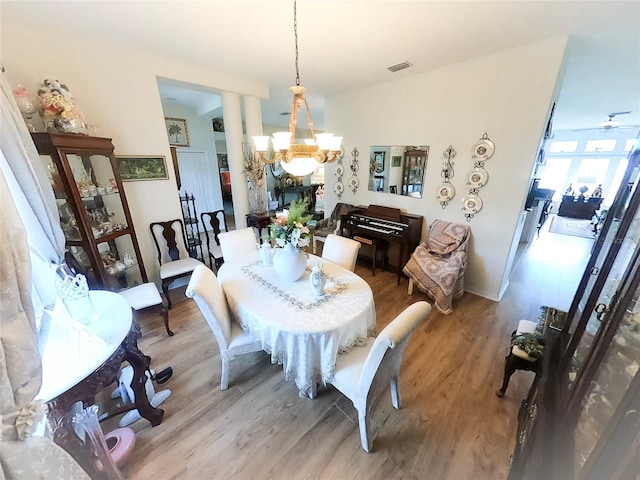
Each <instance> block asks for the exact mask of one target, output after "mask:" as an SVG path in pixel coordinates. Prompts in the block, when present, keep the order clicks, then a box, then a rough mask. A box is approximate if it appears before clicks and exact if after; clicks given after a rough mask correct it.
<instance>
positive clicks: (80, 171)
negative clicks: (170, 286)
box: [32, 133, 147, 291]
mask: <svg viewBox="0 0 640 480" xmlns="http://www.w3.org/2000/svg"><path fill="white" fill-rule="evenodd" d="M32 137H33V140H34V142H35V145H36V148H37V149H38V153H39V154H40V158H41V159H42V161H43V163H44V165H45V167H46V169H47V173H48V176H49V180H50V182H51V185H52V187H53V190H54V193H55V197H56V203H57V204H58V212H59V214H60V224H61V226H62V230H63V232H64V235H65V239H66V260H67V263H68V264H69V265H70V266H71V267H72V268H74V269H75V270H76V271H78V273H82V274H84V275H85V276H86V277H87V281H88V282H89V286H90V287H91V288H94V289H106V290H113V291H119V290H122V289H124V288H129V287H132V286H135V285H139V284H141V283H146V282H147V275H146V272H145V269H144V265H143V264H142V256H141V255H140V250H139V247H138V241H137V239H136V234H135V231H134V229H133V223H132V221H131V215H130V213H129V206H128V204H127V199H126V197H125V194H124V190H123V188H122V181H121V179H120V174H119V172H118V169H117V165H116V161H115V157H114V154H113V151H114V147H113V144H112V143H111V139H109V138H98V137H89V136H85V135H75V134H56V133H32Z"/></svg>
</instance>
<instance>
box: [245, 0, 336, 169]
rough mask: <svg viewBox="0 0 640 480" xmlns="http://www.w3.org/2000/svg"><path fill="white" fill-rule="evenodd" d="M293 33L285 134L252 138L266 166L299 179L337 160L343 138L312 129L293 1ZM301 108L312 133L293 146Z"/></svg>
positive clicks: (276, 133)
mask: <svg viewBox="0 0 640 480" xmlns="http://www.w3.org/2000/svg"><path fill="white" fill-rule="evenodd" d="M293 31H294V36H295V46H296V84H295V85H293V86H292V87H289V90H291V92H292V93H293V101H292V103H291V117H290V120H289V131H288V132H275V133H274V134H273V135H272V136H271V137H269V136H255V137H253V142H254V145H255V147H256V152H257V153H258V155H259V156H260V160H261V161H262V162H264V163H266V164H273V163H275V162H276V161H279V162H280V165H281V166H282V168H283V169H284V170H285V171H286V172H287V173H290V174H291V175H294V176H297V177H301V176H304V175H309V174H311V173H313V172H315V171H316V170H317V168H318V165H319V164H321V163H325V162H326V163H331V162H334V161H336V160H337V158H338V156H339V154H340V151H341V148H342V147H341V144H342V137H337V136H334V135H333V133H318V134H316V133H315V131H314V128H313V120H312V118H311V111H310V110H309V104H308V103H307V99H306V98H304V91H305V90H306V88H305V87H303V86H302V85H300V71H299V68H298V25H297V15H296V1H295V0H294V2H293ZM302 105H304V106H305V111H306V114H307V122H308V125H309V130H310V132H311V138H310V139H306V140H305V141H304V143H296V124H297V120H298V110H300V107H301V106H302ZM269 140H271V144H272V148H273V152H272V154H271V155H270V156H268V152H269Z"/></svg>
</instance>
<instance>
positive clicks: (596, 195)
mask: <svg viewBox="0 0 640 480" xmlns="http://www.w3.org/2000/svg"><path fill="white" fill-rule="evenodd" d="M591 196H592V197H593V198H602V184H601V183H600V184H598V186H597V187H596V188H595V189H594V190H593V193H592V194H591Z"/></svg>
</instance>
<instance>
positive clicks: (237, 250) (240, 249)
mask: <svg viewBox="0 0 640 480" xmlns="http://www.w3.org/2000/svg"><path fill="white" fill-rule="evenodd" d="M218 239H219V240H220V249H221V250H222V258H223V259H224V261H225V262H233V261H234V260H242V259H243V258H246V257H247V255H249V254H250V253H251V252H255V251H256V250H257V247H256V244H257V243H258V242H257V240H256V234H255V233H254V231H253V227H247V228H240V229H238V230H230V231H228V232H222V233H220V234H219V235H218Z"/></svg>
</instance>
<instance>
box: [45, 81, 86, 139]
mask: <svg viewBox="0 0 640 480" xmlns="http://www.w3.org/2000/svg"><path fill="white" fill-rule="evenodd" d="M38 99H39V100H40V106H41V107H42V110H43V116H44V120H45V126H46V127H47V130H53V131H56V132H60V133H80V134H83V135H86V134H87V127H86V125H85V123H84V119H83V117H82V114H81V113H80V110H79V109H78V107H77V106H76V101H75V99H74V98H73V95H71V92H70V91H69V89H68V88H67V86H66V85H65V84H64V83H62V82H60V81H59V80H53V79H48V78H47V79H45V80H43V81H42V84H41V85H40V88H39V89H38Z"/></svg>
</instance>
